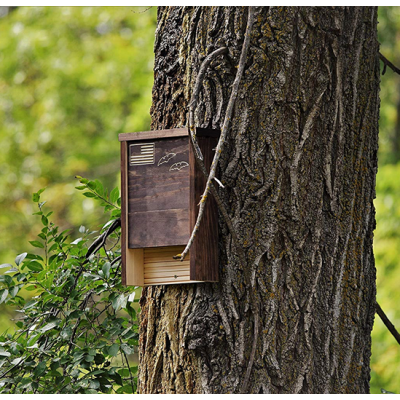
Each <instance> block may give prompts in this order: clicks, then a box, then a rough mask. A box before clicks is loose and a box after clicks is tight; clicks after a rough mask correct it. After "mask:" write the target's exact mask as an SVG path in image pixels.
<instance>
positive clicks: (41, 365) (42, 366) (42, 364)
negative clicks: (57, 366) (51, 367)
mask: <svg viewBox="0 0 400 400" xmlns="http://www.w3.org/2000/svg"><path fill="white" fill-rule="evenodd" d="M44 371H46V363H45V362H43V361H42V362H40V363H39V364H38V365H37V367H36V368H35V369H34V371H33V375H34V376H40V375H42V374H43V372H44Z"/></svg>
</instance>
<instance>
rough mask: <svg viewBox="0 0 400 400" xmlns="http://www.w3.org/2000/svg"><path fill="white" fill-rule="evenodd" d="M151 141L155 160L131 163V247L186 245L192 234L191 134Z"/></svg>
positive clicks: (129, 221)
mask: <svg viewBox="0 0 400 400" xmlns="http://www.w3.org/2000/svg"><path fill="white" fill-rule="evenodd" d="M150 142H151V141H144V142H143V143H150ZM129 143H130V142H129ZM152 143H154V144H155V163H154V164H148V165H134V166H132V165H130V166H129V176H128V186H129V189H128V190H129V193H128V196H129V218H128V223H129V232H128V237H129V247H130V248H145V247H158V246H173V245H184V244H185V243H186V241H187V240H188V238H189V234H190V232H189V173H190V169H189V145H188V143H189V138H188V137H183V138H175V137H172V138H168V139H164V140H154V141H152Z"/></svg>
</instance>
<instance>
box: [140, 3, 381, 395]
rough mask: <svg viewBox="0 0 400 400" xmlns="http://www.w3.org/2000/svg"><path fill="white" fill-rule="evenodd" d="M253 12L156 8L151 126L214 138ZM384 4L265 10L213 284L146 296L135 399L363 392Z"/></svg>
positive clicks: (255, 38) (234, 146)
mask: <svg viewBox="0 0 400 400" xmlns="http://www.w3.org/2000/svg"><path fill="white" fill-rule="evenodd" d="M247 14H248V8H247V7H194V8H193V7H161V8H160V9H159V11H158V27H157V31H156V39H155V68H154V71H155V83H154V89H153V106H152V110H151V114H152V128H153V129H168V128H173V127H183V126H186V125H187V111H188V102H189V100H190V97H191V93H192V89H193V87H194V83H195V79H196V76H197V73H198V70H199V68H200V65H201V62H202V60H203V59H204V58H205V57H206V56H207V55H208V54H209V53H211V52H212V51H213V50H215V49H217V48H219V47H221V46H227V47H228V49H229V53H228V54H226V55H223V56H220V57H219V58H217V59H216V60H214V61H213V62H212V64H211V66H210V67H209V69H208V72H207V74H206V79H205V82H204V86H203V89H202V91H201V95H200V102H199V105H198V107H197V111H196V121H197V123H196V125H197V126H200V127H210V128H219V127H220V126H221V125H222V122H223V117H224V113H225V109H226V105H227V101H228V99H229V95H230V86H231V84H232V82H233V79H234V77H235V74H236V69H237V65H238V60H239V56H240V51H241V47H242V43H243V39H244V32H245V29H246V22H247ZM376 28H377V9H376V8H372V7H332V8H330V7H300V8H297V7H256V11H255V22H254V26H253V29H252V33H251V47H250V50H249V54H248V57H247V62H246V69H245V73H244V76H243V78H242V81H241V84H240V89H239V96H238V99H237V101H236V105H235V110H234V115H233V118H232V129H231V131H230V132H229V135H228V140H227V142H226V144H225V146H224V149H223V154H222V160H221V163H220V164H221V172H220V176H221V179H220V180H221V181H222V182H223V184H224V186H225V188H223V189H222V188H220V189H219V191H220V195H221V197H222V199H223V201H224V203H225V205H226V207H227V208H228V210H229V213H230V216H231V218H232V222H233V225H234V226H235V229H236V232H237V235H238V237H239V240H240V243H239V245H240V246H241V247H242V248H243V249H244V251H245V255H246V265H241V263H240V261H239V259H238V257H237V251H236V247H235V243H233V241H232V238H231V235H230V234H229V231H228V230H227V228H226V225H225V224H224V223H223V219H222V218H220V240H219V260H220V272H219V273H220V279H219V282H218V283H213V284H211V283H200V284H191V285H171V286H153V287H148V288H145V289H144V290H143V294H142V299H141V326H140V349H139V351H140V370H139V392H140V393H237V392H247V393H366V392H369V378H370V367H369V362H370V355H371V337H370V333H371V329H372V325H373V320H374V312H375V290H376V287H375V265H374V256H373V251H372V240H373V230H374V227H375V211H374V206H373V199H374V197H375V175H376V170H377V148H378V115H379V96H378V92H379V58H378V42H377V32H376Z"/></svg>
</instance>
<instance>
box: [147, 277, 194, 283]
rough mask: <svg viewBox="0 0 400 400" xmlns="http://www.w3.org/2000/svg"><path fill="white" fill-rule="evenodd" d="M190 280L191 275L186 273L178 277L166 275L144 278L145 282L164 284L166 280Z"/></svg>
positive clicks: (170, 281) (171, 281) (174, 281)
mask: <svg viewBox="0 0 400 400" xmlns="http://www.w3.org/2000/svg"><path fill="white" fill-rule="evenodd" d="M187 281H190V276H189V275H185V276H180V277H178V278H177V279H173V278H171V277H166V278H147V279H145V280H144V284H145V285H146V284H147V285H148V284H150V283H151V284H153V285H164V284H165V283H166V282H169V283H178V282H187Z"/></svg>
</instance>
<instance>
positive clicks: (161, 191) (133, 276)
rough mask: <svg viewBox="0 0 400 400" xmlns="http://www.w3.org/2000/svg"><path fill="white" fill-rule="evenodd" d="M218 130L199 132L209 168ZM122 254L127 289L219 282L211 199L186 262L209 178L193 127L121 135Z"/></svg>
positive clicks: (215, 216)
mask: <svg viewBox="0 0 400 400" xmlns="http://www.w3.org/2000/svg"><path fill="white" fill-rule="evenodd" d="M219 134H220V132H219V130H213V129H203V128H196V138H197V140H198V143H199V147H200V149H201V151H202V153H203V156H204V164H205V166H206V168H207V169H209V167H210V165H211V162H212V159H213V157H214V149H215V147H216V146H217V142H218V138H219ZM119 141H120V142H121V208H122V214H121V229H122V232H121V252H122V282H123V284H124V285H133V286H149V285H168V284H177V283H179V284H182V283H193V282H215V281H218V210H217V205H216V203H215V200H214V198H213V196H212V195H210V196H209V198H208V199H207V204H206V208H205V212H204V215H203V219H202V222H201V225H200V229H199V231H198V232H197V234H196V236H195V240H194V243H193V244H192V246H191V248H190V251H189V254H188V255H187V256H186V258H185V260H184V261H180V260H179V259H178V260H175V259H174V258H173V256H176V255H177V254H180V253H182V251H183V249H184V248H185V246H186V244H187V242H188V240H189V237H190V234H191V232H192V230H193V227H194V225H195V222H196V218H197V213H198V210H199V207H198V204H199V202H200V198H201V195H202V194H203V192H204V189H205V184H206V180H205V178H204V176H203V174H202V172H201V170H200V168H199V166H198V165H197V162H196V160H195V156H194V151H193V148H192V145H191V143H190V135H189V130H188V128H179V129H168V130H159V131H148V132H135V133H121V134H120V135H119Z"/></svg>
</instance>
